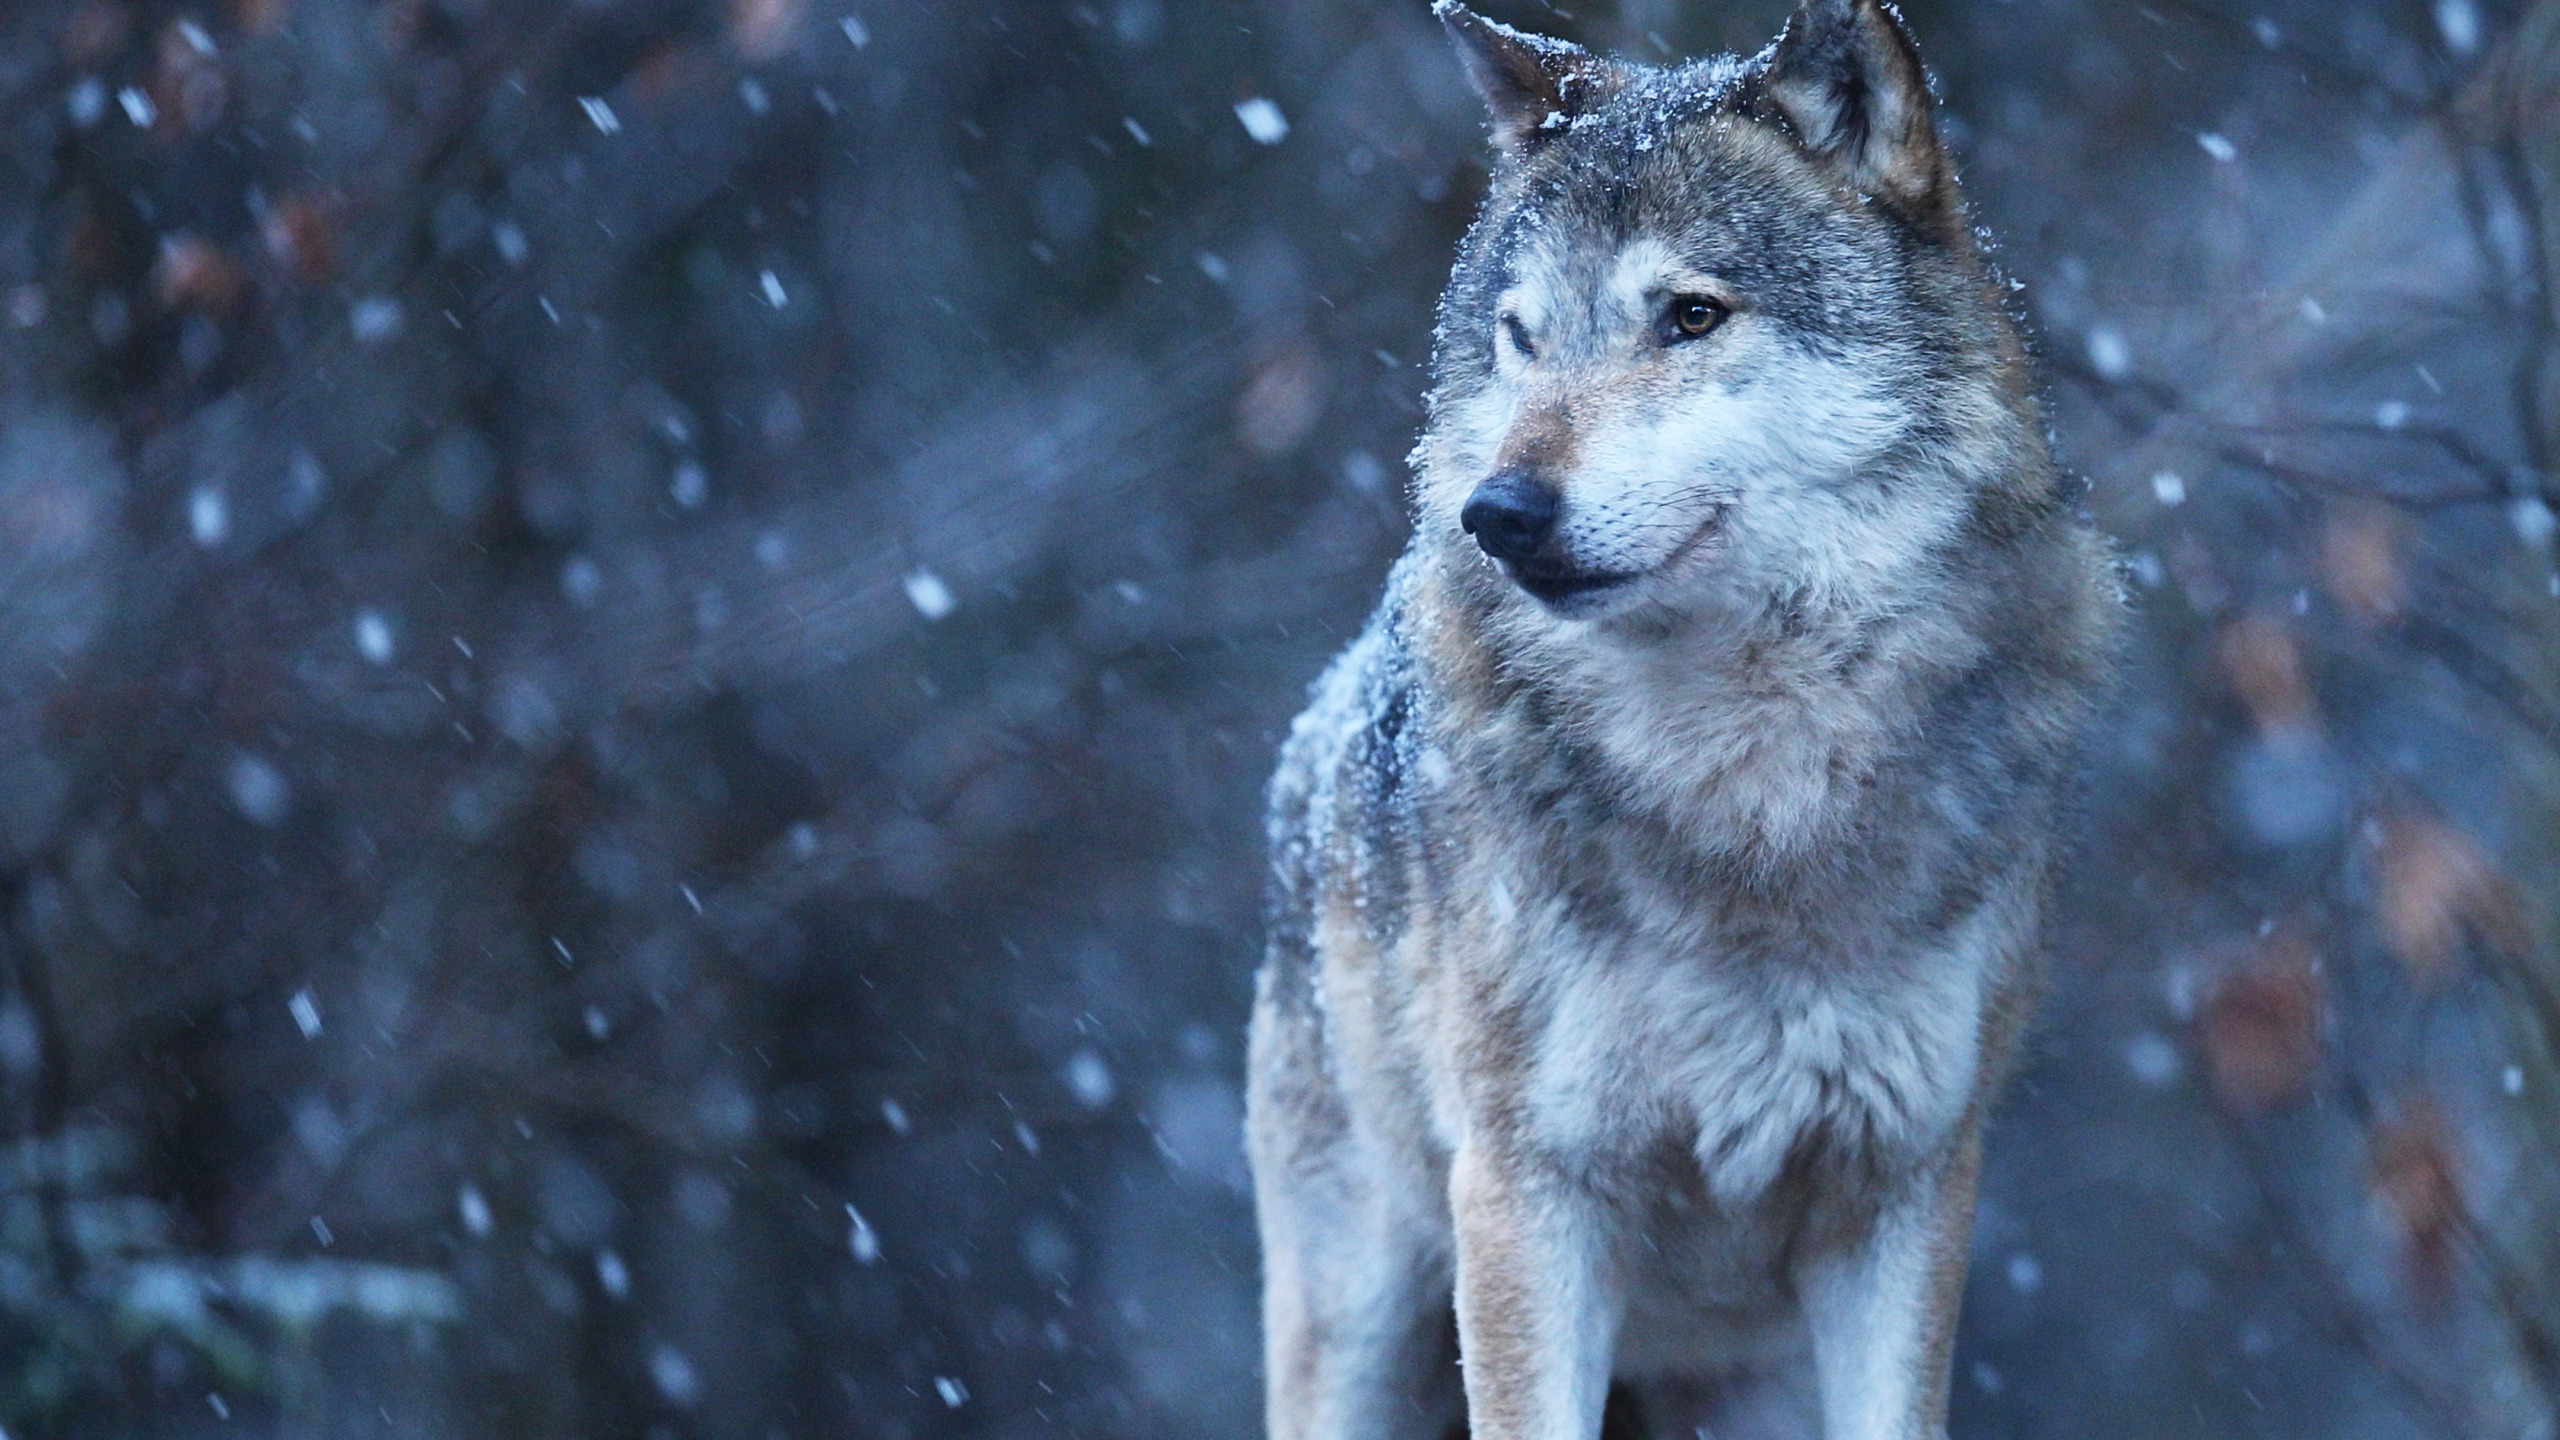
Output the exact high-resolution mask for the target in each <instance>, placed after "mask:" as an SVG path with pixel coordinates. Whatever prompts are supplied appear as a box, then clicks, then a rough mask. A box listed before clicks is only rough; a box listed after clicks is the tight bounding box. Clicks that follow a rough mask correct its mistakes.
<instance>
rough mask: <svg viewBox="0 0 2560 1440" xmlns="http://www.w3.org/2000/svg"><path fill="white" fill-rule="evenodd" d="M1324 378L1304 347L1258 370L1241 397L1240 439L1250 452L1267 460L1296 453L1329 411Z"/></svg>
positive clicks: (1238, 409)
mask: <svg viewBox="0 0 2560 1440" xmlns="http://www.w3.org/2000/svg"><path fill="white" fill-rule="evenodd" d="M1322 378H1323V377H1322V374H1321V372H1320V371H1319V369H1318V366H1317V363H1316V354H1315V350H1314V348H1313V347H1311V346H1309V345H1306V344H1304V343H1300V344H1295V345H1291V346H1288V347H1287V348H1285V349H1283V350H1281V351H1279V352H1278V353H1277V354H1275V355H1273V356H1272V357H1271V359H1270V360H1269V361H1267V362H1265V363H1264V364H1263V366H1262V367H1261V368H1260V369H1259V370H1256V371H1255V372H1254V374H1253V378H1252V379H1250V380H1248V381H1246V382H1245V387H1244V393H1243V394H1242V395H1239V396H1237V397H1236V436H1237V438H1238V439H1240V440H1242V441H1244V445H1245V448H1246V449H1248V450H1251V451H1252V452H1253V453H1254V454H1256V455H1259V456H1261V457H1262V458H1263V459H1266V460H1268V459H1272V458H1275V457H1277V456H1280V455H1284V454H1287V453H1288V452H1289V451H1290V450H1293V449H1295V448H1296V447H1297V444H1298V442H1299V441H1301V440H1303V439H1305V438H1306V435H1307V431H1308V430H1310V429H1311V428H1313V427H1314V425H1315V423H1316V418H1317V416H1318V415H1319V414H1320V413H1321V412H1322V411H1323V409H1324V387H1323V384H1322Z"/></svg>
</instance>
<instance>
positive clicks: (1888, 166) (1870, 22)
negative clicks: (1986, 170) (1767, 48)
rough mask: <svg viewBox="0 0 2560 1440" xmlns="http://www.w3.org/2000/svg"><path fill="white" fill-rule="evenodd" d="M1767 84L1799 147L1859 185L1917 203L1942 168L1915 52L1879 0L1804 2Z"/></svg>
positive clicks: (1926, 88) (1942, 157)
mask: <svg viewBox="0 0 2560 1440" xmlns="http://www.w3.org/2000/svg"><path fill="white" fill-rule="evenodd" d="M1766 83H1767V85H1768V94H1769V98H1770V99H1771V100H1772V101H1773V102H1775V103H1776V105H1777V107H1778V109H1779V110H1780V111H1781V112H1782V113H1783V114H1784V115H1785V116H1786V118H1787V123H1788V124H1789V125H1791V126H1793V127H1794V129H1795V132H1796V135H1797V138H1798V139H1800V140H1801V141H1803V143H1804V146H1805V148H1806V149H1808V150H1810V151H1812V152H1813V153H1814V154H1816V155H1818V156H1822V157H1824V158H1826V159H1829V160H1831V161H1832V162H1834V163H1835V164H1837V165H1839V166H1840V167H1841V168H1842V169H1843V170H1845V171H1846V172H1847V173H1848V179H1849V183H1851V184H1852V185H1854V186H1856V187H1857V188H1858V189H1860V190H1862V191H1868V192H1873V193H1882V194H1887V195H1892V196H1896V197H1898V198H1901V199H1904V200H1918V199H1921V198H1923V197H1925V196H1926V195H1928V194H1929V193H1930V192H1931V191H1932V190H1933V189H1935V188H1936V186H1937V184H1938V182H1939V180H1940V179H1941V178H1942V177H1943V176H1944V174H1945V173H1946V159H1945V153H1944V152H1943V151H1941V150H1940V149H1939V148H1938V131H1937V126H1936V124H1935V122H1934V120H1933V119H1932V117H1931V114H1930V103H1929V81H1928V77H1927V76H1926V75H1925V74H1924V73H1923V72H1922V71H1921V69H1920V52H1919V51H1917V50H1915V49H1913V48H1912V45H1911V37H1910V35H1909V34H1907V33H1905V32H1904V30H1903V28H1902V20H1901V17H1900V16H1898V15H1896V14H1895V13H1894V12H1893V8H1892V7H1891V6H1890V5H1888V4H1886V3H1885V0H1803V3H1801V4H1799V5H1798V6H1797V7H1796V13H1795V14H1794V16H1793V17H1791V18H1790V19H1789V20H1788V21H1787V28H1786V31H1785V33H1783V34H1781V35H1780V36H1779V37H1778V44H1777V49H1776V51H1775V53H1774V54H1772V55H1771V56H1770V59H1769V70H1768V76H1767V81H1766Z"/></svg>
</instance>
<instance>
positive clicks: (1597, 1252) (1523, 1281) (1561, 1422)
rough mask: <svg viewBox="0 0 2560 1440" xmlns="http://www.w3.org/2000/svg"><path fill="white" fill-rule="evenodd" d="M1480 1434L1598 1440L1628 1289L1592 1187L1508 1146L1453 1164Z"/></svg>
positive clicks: (1463, 1305) (1486, 1437) (1464, 1154)
mask: <svg viewBox="0 0 2560 1440" xmlns="http://www.w3.org/2000/svg"><path fill="white" fill-rule="evenodd" d="M1449 1202H1450V1211H1451V1218H1452V1219H1453V1221H1454V1222H1455V1225H1456V1233H1457V1242H1458V1352H1459V1364H1460V1365H1461V1366H1463V1367H1464V1369H1465V1374H1466V1391H1467V1430H1468V1435H1469V1440H1591V1437H1593V1436H1596V1435H1598V1434H1599V1433H1600V1412H1601V1407H1602V1406H1603V1405H1604V1404H1605V1403H1606V1402H1607V1400H1608V1395H1609V1362H1610V1358H1611V1355H1612V1353H1613V1352H1614V1351H1615V1350H1616V1348H1617V1335H1618V1324H1619V1321H1620V1320H1621V1318H1622V1317H1623V1315H1624V1312H1625V1293H1624V1289H1623V1284H1622V1281H1621V1279H1620V1277H1619V1274H1618V1266H1617V1264H1616V1259H1615V1256H1614V1255H1613V1253H1612V1252H1613V1250H1614V1246H1613V1244H1612V1243H1611V1235H1610V1224H1609V1221H1610V1216H1609V1212H1608V1210H1607V1208H1606V1206H1605V1205H1604V1204H1603V1203H1602V1202H1601V1200H1600V1199H1599V1198H1598V1197H1597V1196H1594V1195H1592V1194H1591V1193H1590V1192H1589V1191H1588V1190H1587V1189H1585V1188H1584V1187H1582V1186H1580V1185H1576V1184H1574V1183H1572V1182H1571V1181H1570V1180H1568V1179H1567V1178H1565V1177H1563V1176H1560V1175H1557V1174H1556V1173H1554V1172H1553V1170H1552V1169H1550V1168H1548V1167H1546V1166H1545V1165H1543V1164H1541V1163H1540V1162H1538V1161H1535V1160H1532V1159H1527V1158H1524V1157H1521V1156H1519V1155H1516V1154H1512V1153H1507V1152H1506V1151H1504V1150H1503V1149H1501V1148H1500V1147H1497V1146H1489V1145H1482V1144H1469V1145H1466V1146H1463V1147H1461V1149H1460V1150H1459V1152H1458V1155H1457V1157H1456V1159H1455V1161H1454V1162H1453V1164H1452V1165H1451V1167H1450V1173H1449Z"/></svg>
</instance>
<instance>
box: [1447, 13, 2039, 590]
mask: <svg viewBox="0 0 2560 1440" xmlns="http://www.w3.org/2000/svg"><path fill="white" fill-rule="evenodd" d="M1434 9H1435V12H1436V13H1437V14H1438V15H1439V16H1440V19H1441V21H1442V23H1443V24H1444V25H1446V26H1447V28H1448V30H1449V33H1450V35H1451V37H1452V38H1453V39H1454V40H1455V42H1456V44H1457V47H1458V52H1459V55H1460V57H1461V59H1462V60H1463V61H1464V62H1465V65H1466V68H1467V71H1468V75H1469V78H1470V79H1472V80H1473V81H1474V83H1475V86H1476V88H1477V89H1478V90H1479V91H1480V92H1481V93H1482V94H1483V96H1484V98H1485V101H1486V103H1487V105H1488V106H1489V107H1490V109H1491V111H1492V120H1493V145H1494V150H1495V171H1494V180H1493V189H1492V194H1491V195H1490V196H1489V197H1488V199H1487V200H1486V203H1485V207H1484V210H1483V212H1482V214H1481V215H1479V216H1478V218H1477V221H1476V224H1475V227H1474V229H1473V230H1472V231H1470V232H1469V234H1468V237H1467V239H1466V242H1465V244H1464V245H1463V247H1462V248H1461V251H1460V255H1459V259H1458V263H1457V266H1456V268H1455V270H1454V272H1453V273H1452V274H1451V276H1450V282H1449V288H1448V290H1447V292H1446V293H1445V294H1444V295H1443V296H1442V299H1441V307H1440V320H1439V329H1438V335H1437V342H1436V346H1435V354H1434V359H1433V363H1434V371H1435V381H1436V388H1435V390H1434V392H1433V396H1432V405H1431V420H1430V424H1429V426H1428V428H1427V429H1426V431H1425V434H1424V438H1423V443H1422V446H1421V448H1420V450H1419V451H1417V460H1418V462H1419V463H1418V490H1417V495H1416V504H1417V518H1418V520H1419V522H1420V523H1421V524H1422V525H1423V526H1424V527H1426V531H1427V533H1428V534H1429V535H1430V536H1431V537H1433V538H1435V539H1437V540H1438V541H1440V542H1442V543H1444V544H1446V545H1449V546H1452V547H1462V548H1463V550H1464V551H1465V552H1470V553H1473V552H1480V554H1481V557H1482V558H1483V559H1484V560H1485V561H1486V562H1488V563H1490V564H1491V565H1492V566H1494V567H1495V568H1497V569H1499V571H1500V572H1501V573H1502V575H1504V576H1505V577H1507V578H1508V579H1509V580H1510V581H1511V582H1514V583H1516V584H1517V585H1518V587H1519V588H1520V589H1521V590H1523V591H1525V592H1527V594H1529V595H1530V596H1532V597H1535V599H1536V601H1537V602H1538V604H1539V605H1541V606H1543V607H1544V609H1545V610H1546V612H1548V613H1549V614H1550V615H1552V616H1555V617H1557V618H1560V619H1564V620H1575V621H1579V620H1606V619H1609V618H1611V617H1614V616H1620V615H1628V614H1649V615H1652V616H1654V617H1656V618H1657V619H1659V618H1668V617H1670V616H1673V615H1677V614H1679V613H1683V612H1686V613H1701V614H1703V613H1712V612H1717V611H1724V612H1728V613H1731V612H1737V611H1738V612H1743V613H1751V612H1757V611H1761V610H1764V609H1766V608H1767V607H1768V605H1769V604H1770V603H1771V602H1772V600H1773V599H1784V600H1785V601H1786V602H1787V603H1789V604H1790V605H1796V604H1813V605H1846V606H1849V607H1851V608H1853V609H1863V608H1868V607H1884V606H1893V605H1897V604H1904V603H1909V602H1910V601H1911V599H1912V598H1913V588H1914V586H1915V585H1921V584H1925V577H1926V575H1927V574H1928V572H1929V571H1930V570H1931V568H1932V565H1931V557H1932V556H1933V555H1935V554H1938V553H1940V552H1941V551H1942V550H1943V548H1944V547H1945V546H1946V545H1947V544H1948V543H1949V542H1950V541H1951V540H1952V539H1954V538H1955V537H1957V536H1958V535H1960V534H1962V533H1963V531H1964V529H1965V527H1967V526H1968V525H1989V526H1990V527H1991V528H1992V529H1993V530H1995V531H1996V530H1997V529H1999V528H2000V527H2001V525H2002V523H2003V517H2004V516H2014V515H2017V514H2020V513H2023V512H2025V511H2029V510H2034V509H2040V508H2041V504H2042V502H2043V501H2044V500H2045V497H2044V495H2043V494H2042V493H2041V492H2040V490H2038V487H2049V485H2050V480H2049V478H2048V472H2047V467H2046V466H2045V465H2044V464H2043V463H2042V450H2041V446H2042V443H2043V442H2042V432H2041V424H2040V422H2039V421H2038V420H2037V418H2036V416H2035V413H2034V409H2033V404H2032V401H2031V400H2030V399H2029V397H2028V392H2027V385H2026V380H2025V366H2024V364H2023V362H2022V359H2021V354H2020V348H2019V344H2018V339H2017V335H2016V332H2015V330H2014V329H2013V328H2012V327H2011V326H2010V324H2009V322H2008V320H2007V318H2006V316H2005V315H2004V313H2003V311H2002V309H2001V304H2000V301H1999V298H1998V297H1997V295H1996V293H1995V291H1994V288H1993V285H1992V283H1991V281H1990V280H1989V278H1988V275H1987V272H1986V270H1985V267H1984V264H1983V262H1982V259H1981V257H1980V255H1979V253H1978V252H1977V250H1976V249H1975V245H1974V239H1973V235H1972V233H1971V231H1970V229H1969V227H1968V225H1967V223H1966V220H1965V217H1964V211H1963V206H1962V203H1961V201H1960V199H1959V198H1958V196H1957V194H1956V191H1955V182H1954V175H1953V170H1952V167H1951V166H1950V165H1949V163H1948V160H1947V158H1946V153H1945V151H1944V150H1943V149H1942V148H1941V147H1940V145H1939V142H1938V137H1937V133H1936V129H1935V125H1934V123H1933V120H1932V116H1931V107H1930V97H1929V93H1928V89H1927V84H1926V81H1925V79H1924V77H1923V74H1922V71H1921V68H1920V62H1919V59H1918V57H1917V55H1916V54H1915V53H1914V52H1913V50H1912V48H1911V42H1910V39H1909V37H1908V36H1907V35H1905V34H1904V33H1903V30H1902V26H1901V24H1900V22H1899V21H1898V20H1897V19H1896V18H1895V16H1894V15H1893V13H1892V11H1891V10H1890V9H1888V8H1887V7H1886V6H1885V5H1884V4H1883V3H1881V0H1804V3H1803V4H1802V5H1801V6H1800V8H1799V9H1798V10H1797V11H1796V13H1795V15H1794V16H1793V17H1792V18H1791V19H1790V20H1789V21H1788V23H1787V27H1786V30H1785V32H1784V33H1783V34H1781V35H1780V36H1779V38H1778V40H1777V42H1776V43H1775V44H1773V45H1772V46H1771V47H1770V48H1769V49H1767V50H1766V51H1763V52H1762V53H1761V54H1760V55H1758V56H1755V57H1753V58H1751V59H1749V60H1741V59H1736V58H1734V57H1730V56H1725V57H1718V58H1715V59H1709V60H1702V61H1697V62H1694V63H1691V64H1688V65H1684V66H1679V67H1676V68H1671V69H1654V68H1650V67H1645V66H1639V65H1633V64H1628V63H1625V62H1621V61H1617V60H1612V59H1608V58H1605V57H1602V56H1599V55H1595V54H1593V53H1592V52H1590V51H1587V50H1584V49H1582V48H1580V47H1578V46H1574V45H1569V44H1566V43H1564V42H1562V41H1557V40H1551V39H1546V38H1544V37H1540V36H1533V35H1525V34H1522V33H1520V32H1518V31H1515V30H1512V29H1510V28H1508V27H1506V26H1502V25H1497V24H1494V23H1492V22H1491V21H1488V20H1485V19H1483V18H1482V17H1480V16H1477V15H1475V14H1474V13H1472V12H1470V11H1468V10H1466V9H1463V8H1461V7H1460V6H1458V5H1457V4H1455V3H1453V0H1440V3H1439V4H1438V5H1436V6H1435V7H1434ZM2022 462H2024V463H2022ZM2021 490H2035V491H2037V493H2020V491H2021Z"/></svg>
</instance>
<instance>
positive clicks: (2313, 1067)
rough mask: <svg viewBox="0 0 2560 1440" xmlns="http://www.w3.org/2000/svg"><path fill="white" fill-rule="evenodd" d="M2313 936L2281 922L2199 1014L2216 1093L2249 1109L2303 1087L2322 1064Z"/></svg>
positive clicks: (2294, 1095) (2323, 996)
mask: <svg viewBox="0 0 2560 1440" xmlns="http://www.w3.org/2000/svg"><path fill="white" fill-rule="evenodd" d="M2318 958H2319V957H2318V955H2317V953H2316V952H2315V951H2314V950H2313V949H2312V945H2311V938H2310V936H2309V935H2308V934H2307V933H2305V932H2304V931H2303V930H2301V929H2300V928H2299V927H2296V926H2281V927H2278V928H2277V929H2276V930H2275V931H2274V932H2273V933H2272V934H2270V935H2269V936H2268V937H2267V938H2266V940H2265V941H2264V942H2263V943H2262V944H2260V945H2259V946H2258V948H2257V950H2256V952H2255V953H2254V954H2253V955H2252V956H2251V957H2250V959H2249V961H2248V963H2247V964H2246V966H2245V967H2244V968H2242V969H2241V970H2240V971H2239V972H2238V973H2236V974H2234V975H2232V976H2230V977H2229V978H2227V979H2225V980H2224V981H2223V982H2222V983H2221V984H2220V985H2218V986H2216V987H2214V991H2213V993H2212V994H2211V995H2210V996H2208V997H2206V999H2205V1002H2204V1006H2203V1008H2202V1009H2201V1010H2200V1011H2198V1013H2197V1015H2196V1032H2197V1038H2198V1039H2199V1041H2200V1042H2201V1044H2202V1046H2203V1050H2204V1058H2205V1068H2206V1071H2207V1073H2208V1074H2209V1075H2210V1076H2211V1077H2212V1080H2213V1090H2214V1094H2215V1095H2217V1096H2219V1097H2220V1098H2221V1100H2222V1102H2223V1103H2224V1104H2225V1105H2228V1106H2230V1107H2231V1108H2232V1109H2233V1110H2236V1111H2238V1112H2240V1113H2241V1114H2243V1115H2253V1114H2256V1113H2258V1112H2259V1111H2262V1110H2267V1109H2270V1108H2272V1107H2274V1106H2276V1105H2279V1104H2282V1103H2284V1102H2286V1101H2289V1100H2295V1099H2298V1098H2300V1097H2301V1096H2303V1095H2304V1094H2306V1093H2308V1092H2309V1091H2310V1089H2311V1082H2312V1078H2313V1076H2314V1074H2315V1073H2316V1072H2317V1070H2318V1069H2319V1065H2320V1025H2321V1018H2322V1012H2323V1010H2324V1008H2325V1006H2326V1004H2327V999H2328V988H2327V986H2326V985H2325V984H2324V983H2323V982H2322V980H2321V978H2320V969H2319V963H2318Z"/></svg>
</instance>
